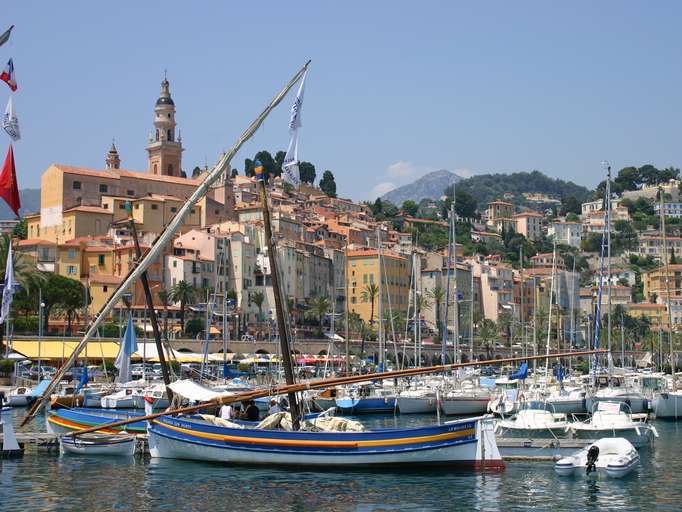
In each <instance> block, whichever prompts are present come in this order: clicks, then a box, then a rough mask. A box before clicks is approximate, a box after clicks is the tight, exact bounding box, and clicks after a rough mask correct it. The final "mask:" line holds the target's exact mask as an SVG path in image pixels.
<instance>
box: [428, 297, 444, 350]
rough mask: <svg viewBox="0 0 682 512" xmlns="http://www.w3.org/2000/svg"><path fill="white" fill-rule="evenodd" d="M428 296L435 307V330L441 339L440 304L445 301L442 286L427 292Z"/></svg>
mask: <svg viewBox="0 0 682 512" xmlns="http://www.w3.org/2000/svg"><path fill="white" fill-rule="evenodd" d="M428 293H429V295H430V296H431V298H432V299H433V303H434V304H435V305H436V328H437V329H438V336H439V337H440V339H443V323H442V322H441V304H443V301H444V300H445V290H444V289H443V287H442V286H440V285H438V286H436V287H435V288H433V289H432V290H429V292H428Z"/></svg>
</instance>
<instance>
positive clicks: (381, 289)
mask: <svg viewBox="0 0 682 512" xmlns="http://www.w3.org/2000/svg"><path fill="white" fill-rule="evenodd" d="M377 265H378V266H379V270H378V272H379V297H378V298H379V303H378V308H377V309H378V311H377V313H378V320H379V332H378V341H379V361H378V363H379V368H381V371H384V370H385V366H386V365H385V363H384V355H385V354H384V343H383V341H384V308H383V300H382V299H383V295H384V287H383V283H382V281H383V280H382V279H381V276H382V275H383V274H382V272H381V229H380V228H379V226H378V225H377Z"/></svg>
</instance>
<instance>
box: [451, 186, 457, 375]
mask: <svg viewBox="0 0 682 512" xmlns="http://www.w3.org/2000/svg"><path fill="white" fill-rule="evenodd" d="M452 187H453V190H452V192H453V194H452V264H453V268H452V277H453V282H454V302H453V304H452V316H453V320H452V324H453V325H452V327H453V329H454V331H455V339H454V342H453V344H452V345H453V349H454V351H455V353H454V354H453V359H452V361H453V362H455V363H458V362H459V297H458V289H457V219H456V218H455V194H454V192H455V190H454V187H455V185H452Z"/></svg>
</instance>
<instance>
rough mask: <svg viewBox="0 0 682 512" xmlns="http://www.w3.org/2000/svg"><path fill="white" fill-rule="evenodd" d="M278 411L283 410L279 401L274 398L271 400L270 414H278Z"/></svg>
mask: <svg viewBox="0 0 682 512" xmlns="http://www.w3.org/2000/svg"><path fill="white" fill-rule="evenodd" d="M278 412H282V408H281V407H280V406H279V404H278V403H277V400H275V399H274V398H272V399H271V400H270V408H269V409H268V416H269V415H271V414H277V413H278Z"/></svg>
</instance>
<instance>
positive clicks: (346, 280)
mask: <svg viewBox="0 0 682 512" xmlns="http://www.w3.org/2000/svg"><path fill="white" fill-rule="evenodd" d="M348 236H350V230H348ZM348 236H347V237H346V248H345V250H344V251H343V260H344V261H343V265H344V267H343V268H344V271H343V278H344V288H345V291H344V294H345V298H344V304H345V306H346V308H345V311H344V320H345V323H346V375H350V338H349V337H348V336H349V335H350V330H349V327H348Z"/></svg>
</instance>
